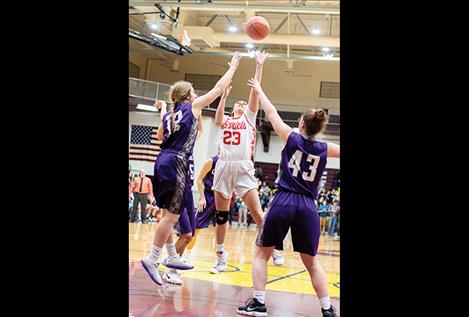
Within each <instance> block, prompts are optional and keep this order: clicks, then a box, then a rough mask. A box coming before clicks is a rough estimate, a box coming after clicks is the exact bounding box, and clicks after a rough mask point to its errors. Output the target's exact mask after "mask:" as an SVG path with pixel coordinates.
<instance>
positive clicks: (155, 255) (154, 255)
mask: <svg viewBox="0 0 469 317" xmlns="http://www.w3.org/2000/svg"><path fill="white" fill-rule="evenodd" d="M160 253H161V248H160V247H159V246H156V245H153V247H152V248H151V253H150V260H151V261H152V262H154V263H157V262H158V260H159V259H160Z"/></svg>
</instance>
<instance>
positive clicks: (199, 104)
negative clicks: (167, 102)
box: [192, 52, 241, 117]
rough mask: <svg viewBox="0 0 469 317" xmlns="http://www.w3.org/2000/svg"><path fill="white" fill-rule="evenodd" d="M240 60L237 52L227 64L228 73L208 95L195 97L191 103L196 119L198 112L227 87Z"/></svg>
mask: <svg viewBox="0 0 469 317" xmlns="http://www.w3.org/2000/svg"><path fill="white" fill-rule="evenodd" d="M240 59H241V56H240V55H239V52H236V53H235V54H234V56H233V58H232V59H231V62H229V63H228V65H230V68H229V69H228V71H227V72H226V73H225V75H223V77H222V78H220V80H219V81H218V82H217V83H216V84H215V87H213V88H212V90H210V91H209V92H208V93H206V94H205V95H202V96H200V97H197V98H196V99H195V100H194V102H192V111H194V110H195V112H194V115H196V116H197V117H198V116H199V112H200V110H202V108H203V107H206V106H208V105H209V104H211V103H212V102H213V101H214V100H215V99H216V98H217V97H218V96H220V94H221V93H222V92H223V89H225V87H227V86H228V85H229V84H230V82H231V79H232V78H233V75H234V73H235V71H236V69H237V68H238V65H239V61H240Z"/></svg>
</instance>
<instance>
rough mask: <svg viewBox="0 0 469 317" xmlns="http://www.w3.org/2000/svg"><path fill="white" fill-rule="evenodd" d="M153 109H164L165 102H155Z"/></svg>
mask: <svg viewBox="0 0 469 317" xmlns="http://www.w3.org/2000/svg"><path fill="white" fill-rule="evenodd" d="M155 107H156V109H158V110H161V108H163V109H166V102H165V101H164V100H157V101H156V102H155Z"/></svg>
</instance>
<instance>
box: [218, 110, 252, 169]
mask: <svg viewBox="0 0 469 317" xmlns="http://www.w3.org/2000/svg"><path fill="white" fill-rule="evenodd" d="M256 115H257V114H256V113H254V112H252V111H251V110H250V109H249V107H246V110H245V111H244V113H243V114H242V115H241V116H239V117H237V118H234V117H229V116H225V118H224V122H223V125H222V127H221V129H222V131H221V132H222V133H221V142H220V143H219V144H220V148H219V154H220V159H221V160H223V161H245V160H250V159H251V158H252V156H253V155H254V146H255V144H256Z"/></svg>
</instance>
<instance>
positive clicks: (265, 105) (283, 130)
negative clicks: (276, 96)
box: [248, 78, 293, 143]
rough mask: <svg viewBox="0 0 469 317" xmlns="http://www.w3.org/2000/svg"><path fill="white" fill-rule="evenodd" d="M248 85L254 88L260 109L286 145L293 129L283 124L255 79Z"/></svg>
mask: <svg viewBox="0 0 469 317" xmlns="http://www.w3.org/2000/svg"><path fill="white" fill-rule="evenodd" d="M248 85H249V86H251V87H252V88H254V89H255V90H256V92H257V93H258V94H259V98H260V101H261V106H262V109H263V110H264V112H265V114H266V115H267V117H268V118H269V121H270V123H271V124H272V127H273V128H274V131H275V133H277V135H278V136H279V137H280V140H282V142H283V143H287V140H288V136H289V135H290V133H291V132H292V131H293V129H292V128H291V127H290V126H289V125H288V124H286V123H285V122H283V120H282V118H280V116H279V114H278V112H277V109H275V107H274V105H273V104H272V103H271V102H270V100H269V99H268V98H267V96H266V95H265V93H264V92H263V91H262V87H261V85H260V83H259V81H258V80H257V79H255V78H251V79H250V80H249V83H248Z"/></svg>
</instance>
